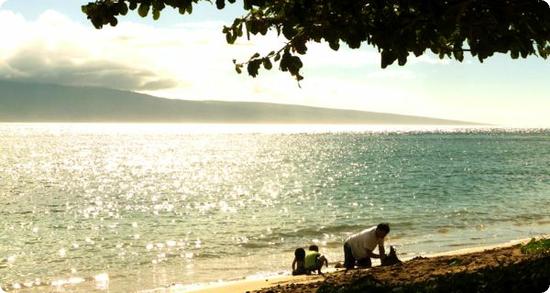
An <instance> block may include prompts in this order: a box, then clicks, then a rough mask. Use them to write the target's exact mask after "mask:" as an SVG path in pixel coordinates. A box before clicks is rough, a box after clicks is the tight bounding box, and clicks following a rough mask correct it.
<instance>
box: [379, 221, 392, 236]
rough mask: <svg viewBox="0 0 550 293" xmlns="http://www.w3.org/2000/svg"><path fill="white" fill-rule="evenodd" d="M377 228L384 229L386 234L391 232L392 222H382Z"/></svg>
mask: <svg viewBox="0 0 550 293" xmlns="http://www.w3.org/2000/svg"><path fill="white" fill-rule="evenodd" d="M376 229H378V230H380V231H384V232H385V233H386V234H388V233H390V224H388V223H380V224H378V226H376Z"/></svg>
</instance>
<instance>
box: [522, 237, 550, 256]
mask: <svg viewBox="0 0 550 293" xmlns="http://www.w3.org/2000/svg"><path fill="white" fill-rule="evenodd" d="M521 252H522V253H525V254H533V253H550V239H538V240H537V239H535V238H533V239H531V241H529V243H527V244H525V245H522V246H521Z"/></svg>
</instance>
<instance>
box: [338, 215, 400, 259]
mask: <svg viewBox="0 0 550 293" xmlns="http://www.w3.org/2000/svg"><path fill="white" fill-rule="evenodd" d="M388 233H390V225H389V224H387V223H380V224H378V226H373V227H371V228H368V229H365V230H363V231H361V232H359V233H357V234H353V235H351V236H350V237H348V238H347V239H346V242H344V267H345V268H346V270H349V269H353V268H354V267H355V266H356V265H357V266H358V267H361V268H369V267H371V266H372V262H371V258H380V259H381V260H382V259H384V257H386V254H385V252H384V238H385V237H386V235H388ZM377 245H378V254H376V253H374V252H373V251H374V249H375V248H376V246H377Z"/></svg>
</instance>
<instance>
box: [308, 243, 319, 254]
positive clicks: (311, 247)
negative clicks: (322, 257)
mask: <svg viewBox="0 0 550 293" xmlns="http://www.w3.org/2000/svg"><path fill="white" fill-rule="evenodd" d="M309 250H311V251H317V252H319V246H317V245H315V244H313V245H310V246H309Z"/></svg>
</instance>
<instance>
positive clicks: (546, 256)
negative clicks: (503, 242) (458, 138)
mask: <svg viewBox="0 0 550 293" xmlns="http://www.w3.org/2000/svg"><path fill="white" fill-rule="evenodd" d="M545 241H546V242H545V244H546V245H548V241H549V240H545ZM539 243H540V242H539ZM539 246H540V245H539ZM522 248H523V249H522ZM549 286H550V249H548V248H545V249H537V250H536V251H528V250H526V249H525V246H521V245H515V246H511V247H506V248H498V249H492V250H486V251H483V252H476V253H469V254H464V255H457V256H440V257H433V258H422V257H418V258H414V259H412V260H409V261H406V262H403V263H402V264H398V265H394V266H388V267H375V268H371V269H366V270H353V271H349V272H347V273H345V272H343V271H339V272H335V273H331V274H327V276H326V278H325V280H323V281H319V282H314V283H308V284H288V285H285V286H278V287H272V288H266V289H263V290H260V291H257V292H261V293H276V292H277V293H279V292H318V293H333V292H338V293H344V292H522V293H523V292H545V291H546V290H547V289H548V287H549Z"/></svg>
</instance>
